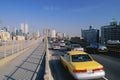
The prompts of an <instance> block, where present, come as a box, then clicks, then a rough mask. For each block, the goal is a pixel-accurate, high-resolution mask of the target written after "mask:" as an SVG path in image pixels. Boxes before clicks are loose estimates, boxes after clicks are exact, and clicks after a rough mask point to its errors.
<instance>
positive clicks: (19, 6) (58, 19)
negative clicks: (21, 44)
mask: <svg viewBox="0 0 120 80" xmlns="http://www.w3.org/2000/svg"><path fill="white" fill-rule="evenodd" d="M112 18H116V19H117V20H118V21H120V0H0V21H2V24H1V26H7V25H10V27H15V26H16V27H20V23H27V24H28V25H29V29H30V31H31V30H32V31H35V30H42V29H43V28H50V29H55V30H56V31H58V32H65V33H66V34H71V35H76V36H80V34H81V28H82V29H87V28H89V26H90V25H93V27H94V28H98V29H99V28H100V26H102V25H108V24H109V22H110V21H111V19H112Z"/></svg>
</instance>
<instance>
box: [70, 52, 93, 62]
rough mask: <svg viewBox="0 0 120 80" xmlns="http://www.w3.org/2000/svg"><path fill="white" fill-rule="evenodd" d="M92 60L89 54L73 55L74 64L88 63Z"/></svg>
mask: <svg viewBox="0 0 120 80" xmlns="http://www.w3.org/2000/svg"><path fill="white" fill-rule="evenodd" d="M87 61H92V59H91V58H90V57H89V56H88V55H87V54H80V55H72V62H87Z"/></svg>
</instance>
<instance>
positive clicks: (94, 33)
mask: <svg viewBox="0 0 120 80" xmlns="http://www.w3.org/2000/svg"><path fill="white" fill-rule="evenodd" d="M81 32H82V37H83V38H84V39H85V40H86V42H87V43H99V30H98V29H93V28H92V26H90V28H89V29H88V30H81Z"/></svg>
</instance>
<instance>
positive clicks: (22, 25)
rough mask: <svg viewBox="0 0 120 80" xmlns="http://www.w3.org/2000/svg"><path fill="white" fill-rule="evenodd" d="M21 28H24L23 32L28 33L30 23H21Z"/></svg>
mask: <svg viewBox="0 0 120 80" xmlns="http://www.w3.org/2000/svg"><path fill="white" fill-rule="evenodd" d="M20 30H22V33H23V34H28V24H24V23H22V24H21V27H20Z"/></svg>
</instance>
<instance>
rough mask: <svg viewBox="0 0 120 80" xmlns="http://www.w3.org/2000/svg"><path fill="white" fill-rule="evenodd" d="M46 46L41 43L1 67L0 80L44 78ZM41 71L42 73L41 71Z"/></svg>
mask: <svg viewBox="0 0 120 80" xmlns="http://www.w3.org/2000/svg"><path fill="white" fill-rule="evenodd" d="M44 53H45V46H44V44H43V43H40V44H38V45H36V46H34V47H31V48H30V49H29V50H27V51H26V52H24V53H22V54H21V55H20V56H18V57H17V58H15V59H13V60H12V61H10V62H9V63H7V64H6V65H3V66H1V67H0V80H34V79H36V80H43V75H42V74H44V66H40V65H41V64H42V65H43V63H42V60H43V59H44ZM40 72H41V73H40Z"/></svg>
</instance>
